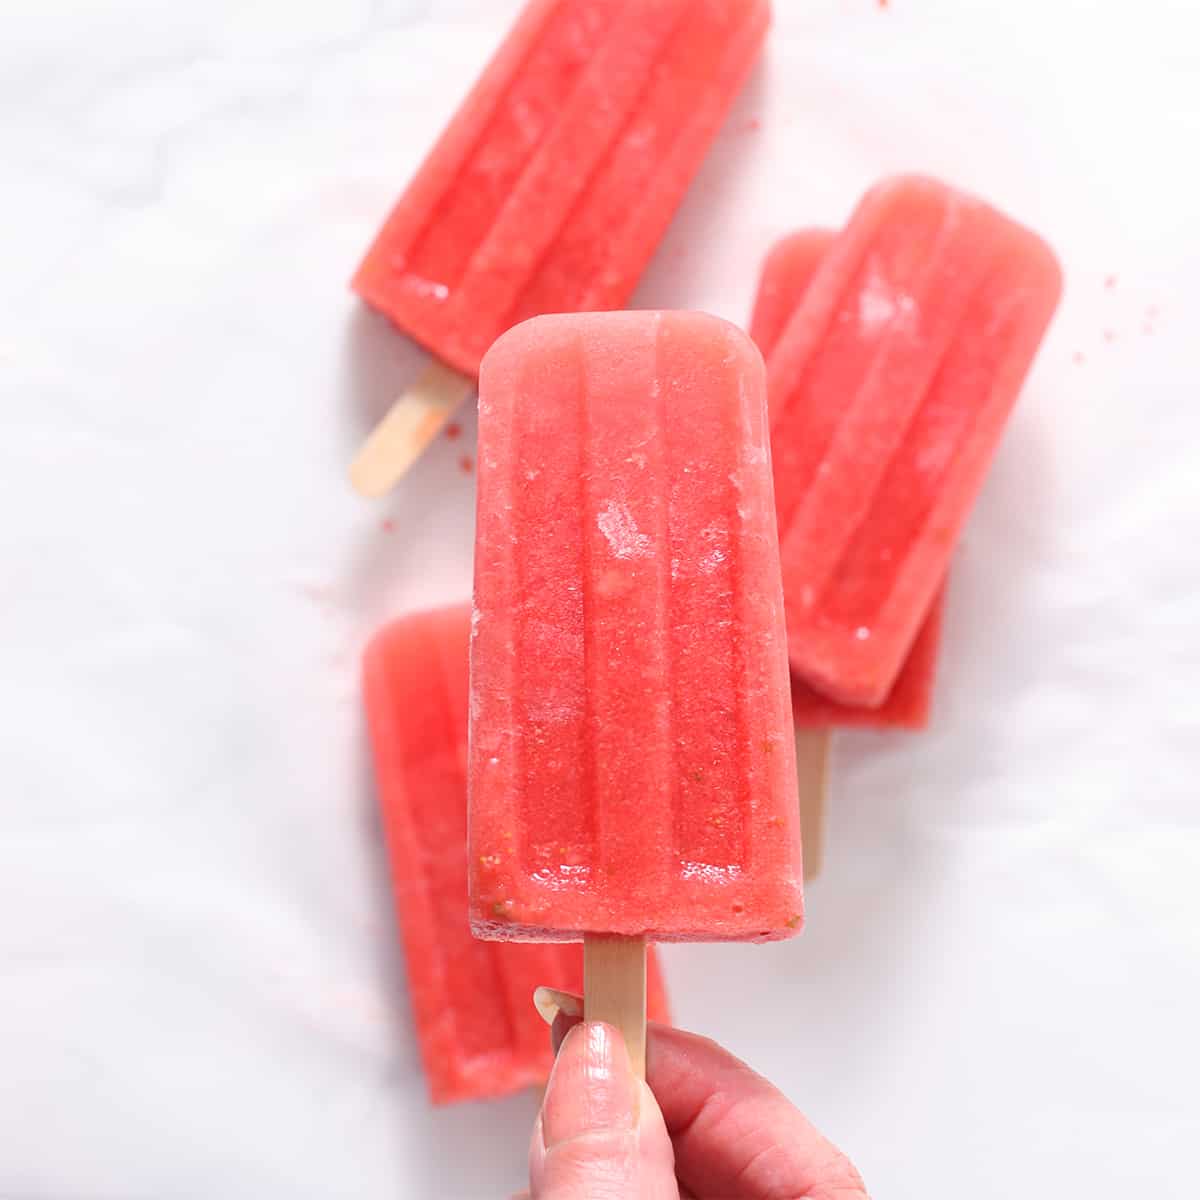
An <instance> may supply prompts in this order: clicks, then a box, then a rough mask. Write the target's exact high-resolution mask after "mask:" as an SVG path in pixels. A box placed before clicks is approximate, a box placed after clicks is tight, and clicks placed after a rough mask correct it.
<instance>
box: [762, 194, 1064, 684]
mask: <svg viewBox="0 0 1200 1200" xmlns="http://www.w3.org/2000/svg"><path fill="white" fill-rule="evenodd" d="M1061 286H1062V280H1061V273H1060V270H1059V267H1058V263H1057V261H1056V260H1055V258H1054V256H1053V254H1052V253H1051V251H1050V250H1049V248H1048V247H1047V246H1046V244H1045V243H1044V242H1043V241H1042V240H1041V239H1040V238H1038V237H1037V236H1036V235H1035V234H1033V233H1031V232H1030V231H1029V230H1027V229H1024V228H1023V227H1022V226H1020V225H1018V224H1016V223H1015V222H1014V221H1012V220H1010V219H1009V218H1007V217H1005V216H1003V215H1002V214H1001V213H999V212H997V211H996V210H995V209H994V208H991V207H990V206H988V205H986V204H984V203H983V202H981V201H979V200H976V199H974V198H973V197H970V196H966V195H964V194H963V193H961V192H956V191H954V190H953V189H951V188H949V187H946V186H945V185H944V184H941V183H938V182H936V181H934V180H931V179H924V178H916V177H913V178H900V179H893V180H889V181H887V182H885V183H883V184H881V185H879V186H877V187H876V188H874V189H873V190H872V191H871V192H869V193H868V194H867V196H866V197H865V198H864V199H863V201H862V202H861V203H860V205H859V207H858V209H857V210H856V212H855V214H854V216H853V217H852V219H851V221H850V223H849V225H847V227H846V228H845V230H843V231H842V232H841V233H840V234H839V235H838V236H837V238H836V240H835V241H834V243H833V244H832V245H831V247H830V248H829V251H828V252H827V254H826V255H825V257H824V258H823V259H822V261H821V264H820V266H819V267H818V268H817V271H816V273H815V275H814V277H813V279H812V282H811V284H810V286H809V288H808V290H807V292H806V294H805V297H804V300H803V302H802V303H801V304H800V305H799V307H798V308H797V309H796V310H795V312H793V313H792V315H791V316H790V317H789V319H788V321H787V324H786V325H785V326H784V328H783V330H782V332H781V333H780V334H779V337H778V341H777V342H776V344H775V346H774V348H773V350H772V353H771V356H770V364H769V368H768V377H769V382H768V386H769V394H770V403H771V414H772V423H771V437H772V446H773V452H774V470H775V492H776V504H777V508H778V515H779V527H780V541H781V546H780V553H781V558H782V561H783V577H784V590H785V595H786V605H787V624H788V645H789V654H790V659H791V665H792V669H793V671H794V672H796V673H797V674H799V675H800V676H801V677H802V678H803V679H804V680H805V681H806V682H807V683H809V684H811V685H812V687H813V688H815V689H816V690H817V691H819V692H822V693H824V694H825V695H827V696H829V697H831V698H833V699H834V700H838V701H840V702H843V703H847V704H854V705H862V706H867V707H870V706H877V705H879V704H881V703H882V702H883V701H884V700H885V699H886V697H887V695H888V693H889V691H890V690H891V689H892V687H893V686H894V684H895V682H896V679H897V677H898V675H899V673H900V671H901V668H902V667H903V664H904V662H905V659H906V657H907V656H908V654H909V651H910V649H911V648H912V646H913V643H914V641H915V639H916V637H917V634H918V632H919V630H920V628H921V625H922V622H924V621H925V619H926V617H927V615H928V613H929V612H930V607H931V605H932V604H933V603H934V600H935V597H936V595H937V593H938V590H939V589H940V588H941V586H942V583H943V580H944V578H945V575H946V570H947V567H948V565H949V560H950V556H951V554H952V552H953V549H954V545H955V542H956V541H957V538H958V535H959V532H960V531H961V529H962V526H963V523H964V521H965V520H966V517H967V514H968V512H969V511H970V507H971V504H972V502H973V500H974V498H975V495H976V493H977V492H978V490H979V488H980V486H981V484H982V482H983V478H984V475H985V474H986V471H987V467H988V465H989V463H990V461H991V457H992V454H993V452H994V450H995V448H996V445H997V443H998V441H999V438H1000V435H1001V432H1002V430H1003V427H1004V423H1005V420H1006V419H1007V417H1008V414H1009V412H1010V410H1011V408H1012V405H1013V403H1014V402H1015V400H1016V397H1017V393H1018V391H1019V390H1020V387H1021V384H1022V382H1023V381H1024V378H1025V375H1026V373H1027V372H1028V370H1029V367H1030V365H1031V364H1032V362H1033V358H1034V355H1035V354H1036V351H1037V348H1038V345H1039V343H1040V342H1041V339H1042V336H1043V334H1044V332H1045V330H1046V327H1047V325H1048V324H1049V322H1050V319H1051V317H1052V315H1053V313H1054V310H1055V308H1056V306H1057V304H1058V298H1059V295H1060V292H1061Z"/></svg>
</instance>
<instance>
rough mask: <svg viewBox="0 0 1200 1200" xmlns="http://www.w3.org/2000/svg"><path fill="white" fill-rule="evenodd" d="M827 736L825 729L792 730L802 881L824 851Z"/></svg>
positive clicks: (812, 871)
mask: <svg viewBox="0 0 1200 1200" xmlns="http://www.w3.org/2000/svg"><path fill="white" fill-rule="evenodd" d="M829 738H830V733H829V730H828V729H797V730H796V779H797V781H798V783H799V785H800V837H801V840H802V841H803V843H804V882H805V883H807V882H808V881H809V880H810V879H815V878H816V877H817V875H818V874H820V871H821V865H822V862H823V860H824V854H825V812H826V809H827V808H828V807H829Z"/></svg>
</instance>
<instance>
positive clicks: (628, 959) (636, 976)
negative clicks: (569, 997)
mask: <svg viewBox="0 0 1200 1200" xmlns="http://www.w3.org/2000/svg"><path fill="white" fill-rule="evenodd" d="M583 1016H584V1020H586V1021H603V1022H605V1024H608V1025H612V1026H615V1027H616V1028H617V1029H619V1030H620V1031H621V1036H622V1037H624V1039H625V1048H626V1049H627V1050H628V1051H629V1061H630V1062H631V1063H632V1064H633V1071H634V1074H635V1075H637V1077H638V1078H639V1079H645V1078H646V939H645V938H640V937H633V938H631V937H618V936H616V935H614V934H607V933H588V934H585V935H584V938H583Z"/></svg>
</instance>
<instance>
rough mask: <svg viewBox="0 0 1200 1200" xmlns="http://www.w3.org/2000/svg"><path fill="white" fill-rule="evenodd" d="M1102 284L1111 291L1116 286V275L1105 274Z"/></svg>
mask: <svg viewBox="0 0 1200 1200" xmlns="http://www.w3.org/2000/svg"><path fill="white" fill-rule="evenodd" d="M1104 286H1105V287H1106V288H1107V289H1108V290H1109V291H1110V292H1111V291H1112V290H1113V288H1115V287H1116V286H1117V277H1116V276H1115V275H1105V277H1104Z"/></svg>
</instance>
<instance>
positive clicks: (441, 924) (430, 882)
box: [363, 604, 669, 1104]
mask: <svg viewBox="0 0 1200 1200" xmlns="http://www.w3.org/2000/svg"><path fill="white" fill-rule="evenodd" d="M470 623H471V613H470V607H469V606H468V605H465V604H464V605H458V606H455V607H451V608H444V609H438V610H435V611H431V612H422V613H414V614H411V615H409V616H406V617H403V618H401V619H399V620H397V621H393V622H392V623H391V624H389V625H387V626H385V627H384V628H383V629H381V630H380V631H379V632H378V633H377V634H376V635H375V636H374V638H372V640H371V642H370V643H369V645H368V647H367V650H366V653H365V656H364V660H363V683H364V697H365V701H366V709H367V719H368V723H369V726H370V732H371V741H372V746H373V750H374V759H375V775H376V780H377V786H378V789H379V797H380V805H381V809H382V813H383V820H384V827H385V830H386V834H387V842H388V848H389V854H390V858H391V867H392V880H393V885H394V889H395V902H396V910H397V916H398V918H399V922H400V928H401V930H402V932H403V942H404V950H405V958H406V962H407V973H408V985H409V991H410V994H411V996H412V1004H413V1010H414V1015H415V1017H416V1025H417V1037H418V1041H419V1044H420V1050H421V1059H422V1062H423V1063H424V1067H425V1074H426V1078H427V1081H428V1085H429V1090H430V1094H431V1097H432V1099H433V1101H434V1103H437V1104H447V1103H453V1102H457V1101H461V1100H478V1099H483V1098H485V1097H489V1096H499V1095H503V1094H504V1093H506V1092H511V1091H515V1090H517V1089H518V1088H522V1087H526V1086H528V1085H530V1084H535V1083H541V1082H543V1081H544V1080H545V1079H546V1077H547V1076H548V1074H549V1071H550V1067H551V1065H552V1055H551V1051H550V1045H549V1039H548V1038H547V1036H546V1027H545V1025H544V1024H543V1023H542V1021H541V1019H540V1018H539V1017H538V1015H537V1013H536V1012H535V1011H534V1007H533V992H534V989H535V988H536V987H538V986H540V985H543V984H545V985H549V986H552V987H556V988H559V989H562V990H566V991H571V992H580V991H582V985H583V953H582V950H581V948H580V947H579V946H568V945H500V944H498V943H495V942H481V941H478V940H476V939H475V938H473V937H472V936H471V931H470V923H469V920H468V916H467V774H466V764H467V645H468V641H469V638H470ZM647 1006H648V1008H649V1011H650V1014H651V1016H652V1017H653V1018H654V1019H655V1020H661V1021H665V1020H668V1019H669V1018H668V1013H667V1005H666V994H665V991H664V988H663V983H662V978H661V974H660V972H659V969H658V963H657V960H656V959H655V957H654V956H653V955H651V957H650V959H649V962H648V999H647Z"/></svg>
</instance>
